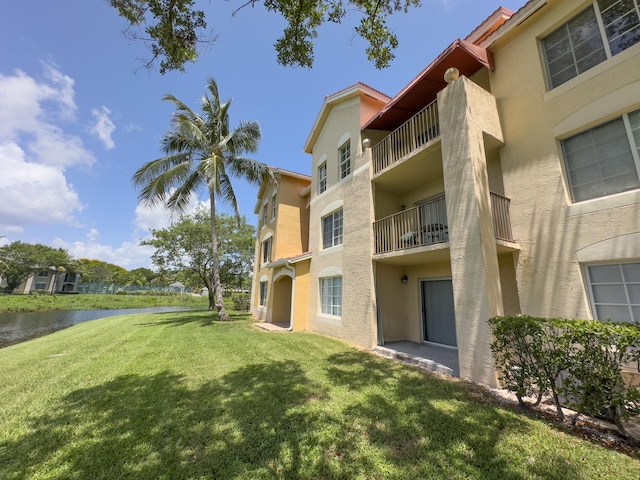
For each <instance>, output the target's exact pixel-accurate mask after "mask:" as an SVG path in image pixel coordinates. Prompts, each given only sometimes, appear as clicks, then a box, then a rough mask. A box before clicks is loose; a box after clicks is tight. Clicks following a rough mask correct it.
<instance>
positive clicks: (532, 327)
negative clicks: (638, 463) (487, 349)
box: [489, 315, 640, 444]
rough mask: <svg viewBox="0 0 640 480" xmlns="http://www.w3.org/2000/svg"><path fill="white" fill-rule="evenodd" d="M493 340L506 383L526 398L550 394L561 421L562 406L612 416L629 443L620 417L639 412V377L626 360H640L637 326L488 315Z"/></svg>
mask: <svg viewBox="0 0 640 480" xmlns="http://www.w3.org/2000/svg"><path fill="white" fill-rule="evenodd" d="M489 324H490V325H491V327H492V331H493V335H494V339H493V341H492V343H491V351H492V352H493V355H494V358H495V361H496V366H497V368H498V370H499V372H500V377H501V381H502V383H503V386H504V388H506V389H508V390H510V391H512V392H514V393H515V394H516V396H517V398H518V401H519V402H520V404H521V405H523V406H527V405H528V404H527V403H526V402H525V400H524V397H537V398H536V401H535V404H537V403H539V402H540V400H541V398H542V396H543V395H547V394H549V395H551V397H552V398H553V401H554V403H555V406H556V409H557V411H558V416H559V418H560V420H563V419H564V415H563V412H562V408H561V406H562V405H566V406H567V407H569V408H571V409H573V410H575V411H576V412H577V413H576V415H575V417H573V422H574V423H575V421H576V420H577V418H578V416H579V415H580V414H586V415H590V416H604V417H606V418H609V419H611V420H613V421H614V422H615V424H616V426H617V427H618V429H619V430H620V432H621V433H622V434H623V435H625V437H627V439H629V440H630V441H631V442H632V443H634V444H637V440H636V439H633V438H631V437H630V436H629V434H628V432H627V431H626V429H625V428H624V424H623V422H624V421H625V420H627V419H628V418H629V417H631V416H633V415H638V414H640V388H639V386H640V385H639V384H638V379H640V377H639V376H635V375H634V376H633V377H636V378H632V377H631V376H628V375H627V376H625V374H624V373H623V371H622V367H623V366H624V365H628V364H632V363H634V362H636V363H637V362H638V361H640V325H639V324H628V323H624V324H623V323H613V322H600V321H593V320H568V319H561V318H551V319H549V318H536V317H529V316H526V315H518V316H515V317H494V318H492V319H490V320H489Z"/></svg>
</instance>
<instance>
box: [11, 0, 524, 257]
mask: <svg viewBox="0 0 640 480" xmlns="http://www.w3.org/2000/svg"><path fill="white" fill-rule="evenodd" d="M241 3H244V2H236V1H230V2H229V1H223V0H212V1H211V2H209V1H208V0H207V1H202V2H200V4H201V7H202V9H203V10H205V11H206V12H207V20H208V23H209V27H210V28H211V29H212V30H213V33H214V34H215V35H217V41H216V42H215V43H214V44H213V45H212V46H211V47H209V48H208V49H207V50H206V51H205V52H204V53H203V54H202V55H201V56H200V58H199V59H198V61H197V63H195V64H188V65H187V68H186V72H171V73H167V74H165V75H160V73H159V72H158V71H157V69H156V70H152V71H148V70H145V69H141V68H140V66H141V65H142V63H141V59H144V58H148V56H149V55H148V51H147V50H146V48H145V47H144V45H143V44H141V43H136V42H130V41H129V40H127V39H125V38H124V37H123V36H122V34H121V31H122V29H123V27H124V25H125V24H124V21H123V20H122V19H121V18H120V17H118V15H117V13H116V11H115V10H114V9H112V8H111V7H109V5H108V4H107V2H106V0H56V1H55V2H53V1H51V0H20V1H12V2H9V1H5V2H2V3H1V5H0V45H2V48H1V50H0V236H2V235H4V238H0V245H2V244H6V243H7V242H12V241H16V240H20V241H23V242H27V243H42V244H45V245H50V246H54V247H63V248H65V249H67V250H68V251H69V253H70V254H71V255H72V256H73V257H75V258H95V259H98V260H103V261H107V262H110V263H115V264H118V265H121V266H123V267H125V268H127V269H133V268H137V267H151V264H150V260H149V257H150V255H151V253H152V251H151V250H150V249H149V247H141V246H139V242H140V240H141V239H144V238H147V237H148V236H149V228H162V227H165V226H167V225H168V224H169V222H170V219H171V216H170V214H169V213H168V212H166V211H164V210H162V209H160V208H156V209H146V208H143V207H140V206H139V205H138V202H137V194H138V192H137V191H136V190H135V189H134V188H133V186H132V183H131V177H132V175H133V173H134V172H135V171H136V170H137V169H138V168H139V167H140V166H141V165H142V164H143V163H145V162H148V161H150V160H154V159H156V158H158V157H160V156H162V152H161V150H160V147H159V145H160V139H161V137H162V135H163V133H164V132H165V131H166V130H167V128H168V126H169V117H170V114H171V113H172V108H171V105H170V104H169V103H166V102H162V101H161V98H162V96H163V95H165V94H167V93H171V94H173V95H175V96H176V97H177V98H179V99H180V100H182V101H184V102H185V103H187V104H188V105H190V106H191V107H192V108H194V109H197V107H198V101H199V98H200V97H201V95H202V93H203V92H204V90H205V85H206V83H207V79H208V78H209V77H214V78H215V79H216V80H217V82H218V86H219V88H220V92H221V96H222V98H223V99H227V98H232V99H233V103H232V106H231V110H230V117H231V124H232V125H235V124H237V122H238V121H240V120H257V121H258V122H260V125H261V129H262V142H261V146H260V150H259V152H258V153H257V154H256V155H255V158H256V159H258V160H260V161H263V162H265V163H267V164H269V165H273V166H277V167H281V168H285V169H288V170H293V171H297V172H300V173H305V174H310V173H311V171H310V164H311V158H310V156H309V155H307V154H305V153H303V151H302V149H303V145H304V142H305V140H306V139H307V136H308V134H309V131H310V129H311V126H312V124H313V122H314V120H315V118H316V115H317V113H318V111H319V109H320V106H321V105H322V101H323V99H324V97H325V96H326V95H329V94H332V93H335V92H336V91H338V90H341V89H342V88H345V87H347V86H349V85H352V84H354V83H356V82H358V81H361V82H363V83H366V84H367V85H370V86H372V87H374V88H376V89H378V90H380V91H382V92H384V93H386V94H387V95H390V96H393V95H395V94H396V93H397V92H398V91H399V90H400V89H401V88H402V87H403V86H404V85H405V84H406V83H408V82H409V81H410V80H411V79H412V78H413V77H414V76H415V75H416V74H418V73H419V72H420V71H421V70H422V69H423V68H424V67H425V66H426V65H427V64H428V63H429V62H430V61H431V60H432V59H433V58H434V57H435V56H436V55H438V54H439V53H440V52H441V51H442V50H443V49H444V48H446V47H447V46H448V45H449V44H450V43H451V42H452V41H453V40H455V38H458V37H460V38H464V37H465V36H466V35H467V34H468V33H470V32H471V31H472V30H473V29H474V28H475V27H476V26H477V25H478V24H479V23H480V22H481V21H483V20H484V19H485V18H486V17H487V16H489V15H490V14H491V13H492V12H493V11H494V10H495V9H496V8H497V7H498V6H500V5H502V6H504V7H507V8H510V9H512V10H517V9H518V8H520V7H521V6H522V5H523V4H524V3H525V0H504V1H503V2H502V3H499V2H498V1H496V2H494V1H492V0H481V1H479V0H423V6H422V7H421V8H419V9H415V10H412V11H411V12H410V13H409V14H397V15H395V16H394V17H393V18H392V20H391V21H390V22H389V25H390V27H391V28H392V30H394V31H395V32H396V33H397V34H398V37H399V41H400V46H399V48H398V50H397V51H396V58H395V60H394V61H393V63H392V65H391V67H390V68H388V69H385V70H381V71H379V70H376V69H375V68H374V67H373V66H372V65H371V64H370V63H369V62H368V60H367V59H366V55H365V53H364V49H365V47H366V45H365V44H364V42H363V41H361V40H359V39H357V38H355V37H354V34H353V26H354V25H355V24H356V22H357V19H358V18H357V17H356V16H352V17H350V18H347V19H346V20H345V21H344V22H343V24H342V25H337V26H334V25H327V26H323V27H322V28H321V29H320V31H319V38H318V39H317V41H316V45H315V64H314V67H313V68H312V69H310V70H308V69H301V68H285V67H282V66H279V65H278V64H277V63H276V56H275V51H274V49H273V44H274V42H275V41H276V39H277V38H278V36H279V35H280V32H281V31H282V29H283V26H284V22H283V21H282V20H281V19H280V18H279V17H278V16H277V15H275V14H273V13H269V12H266V11H265V10H264V9H263V8H262V7H261V6H260V5H258V6H257V7H255V8H245V9H244V10H242V11H241V12H240V13H239V14H238V15H236V16H235V17H232V16H231V12H232V10H233V9H234V8H236V7H237V6H238V5H240V4H241ZM234 185H235V190H236V195H237V197H238V199H239V203H240V209H241V213H242V214H244V215H246V216H247V219H248V221H249V222H250V223H252V224H255V223H256V220H257V218H256V215H254V213H253V208H254V205H255V202H256V193H257V189H256V188H255V187H252V186H249V185H246V184H244V183H242V182H238V181H236V182H235V183H234ZM199 200H201V201H204V200H205V197H204V196H203V197H202V198H200V199H199ZM221 208H222V209H223V210H224V209H225V206H224V205H221ZM227 211H228V209H227Z"/></svg>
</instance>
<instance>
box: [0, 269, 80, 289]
mask: <svg viewBox="0 0 640 480" xmlns="http://www.w3.org/2000/svg"><path fill="white" fill-rule="evenodd" d="M81 278H82V276H81V275H80V274H79V273H67V272H58V271H57V270H56V269H54V268H52V269H49V270H41V271H39V272H38V273H35V274H33V275H31V276H29V278H27V279H26V280H25V281H24V282H22V283H21V284H20V285H18V287H17V288H16V289H15V290H14V291H13V293H25V294H26V293H78V286H79V284H80V280H81ZM6 288H7V281H6V279H5V278H3V277H2V276H0V289H6Z"/></svg>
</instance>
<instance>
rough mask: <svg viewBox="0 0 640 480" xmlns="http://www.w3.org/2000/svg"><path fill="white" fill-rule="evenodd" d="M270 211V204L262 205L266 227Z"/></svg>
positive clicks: (263, 221)
mask: <svg viewBox="0 0 640 480" xmlns="http://www.w3.org/2000/svg"><path fill="white" fill-rule="evenodd" d="M268 211H269V204H268V203H265V204H264V205H263V206H262V226H263V227H264V226H265V225H266V224H267V212H268Z"/></svg>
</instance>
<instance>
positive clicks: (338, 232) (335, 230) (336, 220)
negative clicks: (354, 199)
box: [322, 209, 342, 248]
mask: <svg viewBox="0 0 640 480" xmlns="http://www.w3.org/2000/svg"><path fill="white" fill-rule="evenodd" d="M336 245H342V209H340V210H336V211H335V212H333V213H332V214H330V215H327V216H326V217H324V218H323V219H322V248H329V247H335V246H336Z"/></svg>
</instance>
